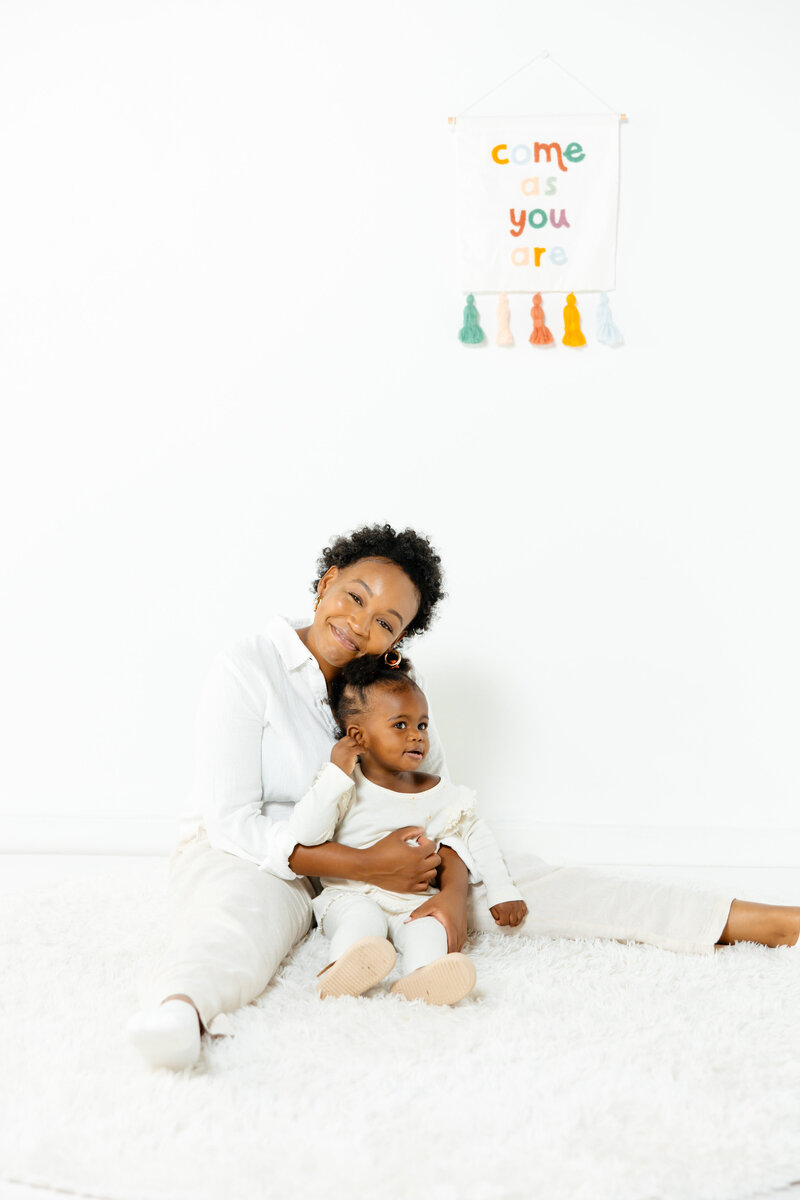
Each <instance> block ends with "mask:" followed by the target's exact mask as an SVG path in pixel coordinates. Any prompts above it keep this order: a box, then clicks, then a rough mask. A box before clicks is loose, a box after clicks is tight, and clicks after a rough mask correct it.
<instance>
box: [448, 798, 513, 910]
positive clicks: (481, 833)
mask: <svg viewBox="0 0 800 1200" xmlns="http://www.w3.org/2000/svg"><path fill="white" fill-rule="evenodd" d="M458 832H459V833H460V834H461V836H462V838H463V839H464V842H465V843H466V846H467V849H468V850H469V851H470V853H471V854H472V857H473V858H474V860H475V865H476V867H477V868H478V871H479V872H480V874H481V876H482V877H483V882H484V884H485V885H486V896H487V899H488V901H489V909H490V911H491V914H492V916H493V917H494V920H495V923H496V924H497V925H519V924H520V922H521V921H522V920H524V918H525V914H526V913H527V911H528V906H527V904H526V903H525V901H524V900H523V898H522V893H521V892H520V890H519V888H518V887H517V886H516V884H515V883H514V880H513V879H512V878H511V876H510V875H509V873H508V867H507V866H506V864H505V862H504V861H503V856H502V854H501V853H500V847H499V846H498V845H497V842H496V841H495V839H494V834H493V833H492V831H491V829H490V828H489V826H488V825H487V824H486V822H485V821H482V820H481V818H480V817H468V818H466V819H465V820H464V822H463V823H462V826H461V827H460V828H459V830H458Z"/></svg>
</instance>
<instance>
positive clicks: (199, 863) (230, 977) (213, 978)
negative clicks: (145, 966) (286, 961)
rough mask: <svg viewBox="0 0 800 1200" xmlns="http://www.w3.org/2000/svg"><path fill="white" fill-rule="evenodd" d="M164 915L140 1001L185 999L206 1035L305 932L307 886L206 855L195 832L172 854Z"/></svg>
mask: <svg viewBox="0 0 800 1200" xmlns="http://www.w3.org/2000/svg"><path fill="white" fill-rule="evenodd" d="M169 910H170V914H169V941H168V944H167V948H166V950H165V951H164V953H163V955H162V956H161V959H160V961H159V963H158V965H157V966H156V969H155V970H154V971H153V973H152V975H151V977H150V979H149V980H148V981H147V984H146V986H145V988H144V989H143V1000H144V1002H145V1003H146V1004H149V1005H151V1006H157V1005H160V1004H162V1003H163V1002H164V1001H165V1000H166V999H168V998H170V997H177V998H179V999H181V1000H188V1001H189V1002H190V1003H191V1004H192V1005H193V1006H194V1007H195V1008H196V1010H197V1012H198V1013H199V1016H200V1020H201V1022H202V1024H203V1028H204V1029H206V1030H209V1029H210V1030H211V1032H213V1029H212V1028H211V1027H212V1025H213V1022H214V1018H215V1017H217V1016H218V1014H220V1013H226V1012H233V1011H235V1010H236V1009H237V1008H241V1007H242V1005H244V1004H249V1003H250V1001H252V1000H255V998H256V996H258V995H260V994H261V992H263V990H264V988H265V987H266V986H267V984H268V983H269V981H270V979H271V978H272V976H273V975H274V973H275V971H276V970H277V968H278V966H279V964H280V962H281V960H282V959H283V958H284V957H285V955H286V954H288V952H289V951H290V950H291V948H292V947H293V946H294V945H296V943H297V942H299V941H300V939H301V938H302V937H303V936H304V934H305V933H307V932H308V929H309V927H310V925H311V892H310V885H309V884H307V882H306V881H305V880H300V879H295V880H284V879H278V878H277V877H276V876H274V875H270V874H269V873H268V872H266V871H260V870H259V869H258V867H257V866H256V865H255V863H251V862H248V861H247V860H246V859H243V858H239V857H238V856H237V855H235V854H228V853H226V852H225V851H222V850H214V849H213V848H212V847H211V845H210V844H209V842H208V838H207V836H206V835H205V833H204V832H201V833H199V834H198V836H197V837H196V838H194V839H192V840H191V841H189V842H187V843H184V844H183V845H182V846H180V847H179V848H178V850H177V851H176V853H175V855H174V857H173V861H172V864H171V868H170V882H169Z"/></svg>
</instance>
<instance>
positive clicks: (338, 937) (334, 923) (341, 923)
mask: <svg viewBox="0 0 800 1200" xmlns="http://www.w3.org/2000/svg"><path fill="white" fill-rule="evenodd" d="M322 927H323V930H324V932H325V936H326V937H328V938H330V941H331V961H332V962H335V961H336V959H337V958H341V956H342V954H344V952H345V950H348V949H349V948H350V946H352V945H353V943H354V942H358V941H360V940H361V938H365V937H375V938H385V937H386V934H387V932H388V929H389V924H388V922H387V920H386V915H385V913H383V912H381V910H380V908H379V907H378V905H377V904H376V903H375V901H374V900H370V898H369V897H368V896H362V895H361V894H360V893H356V894H354V895H352V896H348V895H346V894H345V895H343V896H340V897H339V898H338V899H336V900H334V901H333V903H332V904H331V905H330V907H329V908H328V909H327V910H326V912H325V916H324V918H323V925H322Z"/></svg>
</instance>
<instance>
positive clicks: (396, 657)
mask: <svg viewBox="0 0 800 1200" xmlns="http://www.w3.org/2000/svg"><path fill="white" fill-rule="evenodd" d="M383 661H384V662H385V663H386V665H387V667H399V666H400V663H401V662H402V661H403V656H402V654H400V653H399V652H398V651H397V650H387V651H386V653H385V654H384V656H383Z"/></svg>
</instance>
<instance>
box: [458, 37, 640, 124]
mask: <svg viewBox="0 0 800 1200" xmlns="http://www.w3.org/2000/svg"><path fill="white" fill-rule="evenodd" d="M540 58H549V59H550V62H551V63H552V64H553V66H554V67H558V69H559V71H563V72H564V74H565V75H568V76H569V78H570V79H571V80H573V82H574V83H577V85H578V87H581V88H583V90H584V91H585V92H588V93H589V95H590V96H592V97H594V99H595V100H597V101H598V103H600V104H602V105H603V106H604V107H605V108H607V109H609V111H610V112H613V113H616V111H617V110H616V109H615V108H614V106H613V104H609V103H608V101H607V100H604V99H603V97H602V96H598V94H597V92H593V91H592V89H591V88H590V87H588V86H587V85H586V84H585V83H582V82H581V80H580V79H578V77H577V75H573V74H572V72H571V71H568V70H567V68H566V67H563V66H562V65H561V63H560V62H556V60H555V59H554V58H552V57H551V55H550V52H549V51H548V50H540V51H539V53H538V54H535V55H534V56H533V58H532V59H530V60H529V61H528V62H526V63H523V65H522V66H521V67H519V68H518V70H516V71H512V73H511V74H510V75H509V76H508V77H507V78H506V79H503V80H501V82H500V83H498V84H496V85H495V86H494V87H493V88H490V89H489V91H488V92H486V93H485V95H483V96H479V97H478V99H477V100H473V101H472V103H471V104H468V105H467V107H466V108H462V110H461V112H460V113H459V114H458V116H459V117H463V116H464V114H465V113H468V112H469V110H470V109H471V108H475V106H476V105H477V104H481V103H482V101H484V100H486V99H488V97H489V96H492V95H494V93H495V92H498V91H499V90H500V88H501V87H505V85H506V84H507V83H510V82H511V80H512V79H516V77H517V75H521V74H522V72H523V71H527V69H528V67H532V66H533V64H534V63H535V62H538V61H539V59H540ZM618 115H619V116H621V117H622V119H623V120H625V114H624V113H620V114H618ZM457 119H458V118H457V117H450V118H449V120H450V124H451V125H454V124H455V122H456V120H457Z"/></svg>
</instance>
